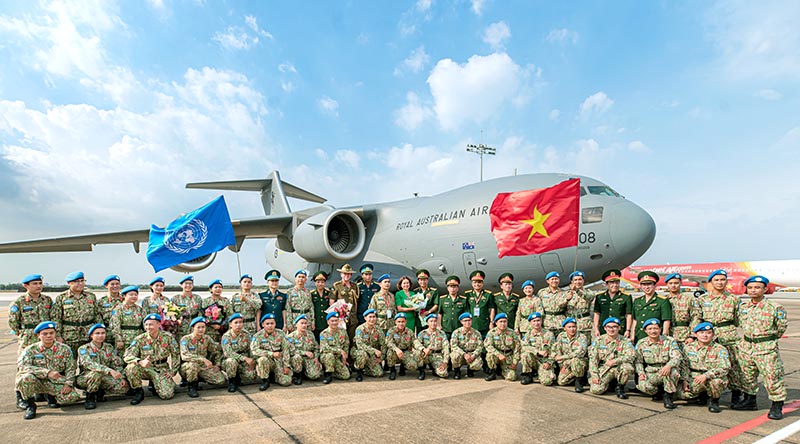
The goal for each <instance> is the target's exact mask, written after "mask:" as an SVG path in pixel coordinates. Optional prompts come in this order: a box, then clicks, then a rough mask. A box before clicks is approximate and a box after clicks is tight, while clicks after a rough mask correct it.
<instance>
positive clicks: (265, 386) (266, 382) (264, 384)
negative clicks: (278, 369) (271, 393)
mask: <svg viewBox="0 0 800 444" xmlns="http://www.w3.org/2000/svg"><path fill="white" fill-rule="evenodd" d="M268 388H269V378H261V385H259V386H258V389H259V390H261V391H262V392H263V391H264V390H266V389H268Z"/></svg>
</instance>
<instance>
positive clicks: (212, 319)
mask: <svg viewBox="0 0 800 444" xmlns="http://www.w3.org/2000/svg"><path fill="white" fill-rule="evenodd" d="M208 290H209V291H210V292H211V296H210V297H207V298H205V299H203V302H202V303H201V304H200V311H201V313H200V314H201V316H203V317H205V318H206V322H208V325H209V326H210V327H211V328H210V329H207V330H206V334H207V335H209V336H211V339H213V340H215V341H219V340H220V339H221V338H222V334H223V333H225V329H226V328H227V321H228V317H229V316H230V315H232V314H233V313H232V312H231V303H230V301H229V300H227V299H225V298H224V297H222V281H221V280H219V279H214V280H213V281H211V282H210V283H209V284H208Z"/></svg>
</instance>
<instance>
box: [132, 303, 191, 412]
mask: <svg viewBox="0 0 800 444" xmlns="http://www.w3.org/2000/svg"><path fill="white" fill-rule="evenodd" d="M144 329H145V333H142V334H140V335H139V336H137V337H136V338H135V339H134V340H133V341H132V342H131V345H130V347H128V349H127V350H125V357H124V358H123V360H124V361H125V363H126V364H128V365H127V366H126V367H125V375H126V376H127V377H128V382H130V383H131V388H133V389H134V390H133V391H134V393H133V399H131V405H137V404H139V403H141V402H142V401H143V400H144V390H142V379H147V380H148V381H150V385H151V387H154V388H155V391H156V394H158V397H159V398H161V399H171V398H172V397H173V396H174V395H175V381H174V380H173V379H172V378H174V377H175V374H176V373H178V368H179V367H180V364H181V351H180V349H179V348H178V342H177V341H175V338H174V337H173V336H172V335H171V334H169V333H167V332H165V331H161V315H158V314H155V313H150V314H149V315H147V316H145V318H144Z"/></svg>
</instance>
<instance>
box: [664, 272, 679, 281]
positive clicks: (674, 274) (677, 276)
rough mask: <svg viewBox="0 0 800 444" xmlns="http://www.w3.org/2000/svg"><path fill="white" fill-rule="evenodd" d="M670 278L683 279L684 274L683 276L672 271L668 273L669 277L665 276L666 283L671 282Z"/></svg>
mask: <svg viewBox="0 0 800 444" xmlns="http://www.w3.org/2000/svg"><path fill="white" fill-rule="evenodd" d="M670 279H677V280H679V281H683V276H681V274H680V273H670V274H668V275H667V277H665V278H664V283H667V282H669V281H670Z"/></svg>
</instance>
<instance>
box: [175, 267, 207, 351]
mask: <svg viewBox="0 0 800 444" xmlns="http://www.w3.org/2000/svg"><path fill="white" fill-rule="evenodd" d="M178 284H180V286H181V290H182V291H181V292H180V294H176V295H175V296H173V297H172V303H173V304H175V305H177V306H178V307H180V308H181V309H182V310H183V315H181V317H180V318H179V319H178V324H180V327H179V329H178V332H179V334H180V337H183V336H186V335H188V334H189V333H191V331H192V328H191V327H190V326H189V324H191V322H192V319H194V318H196V317H198V316H201V313H200V307H201V306H202V304H203V298H202V297H201V296H200V295H197V294H194V293H192V290H194V277H193V276H192V275H188V276H184V277H183V278H182V279H181V280H180V281H179V282H178Z"/></svg>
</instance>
